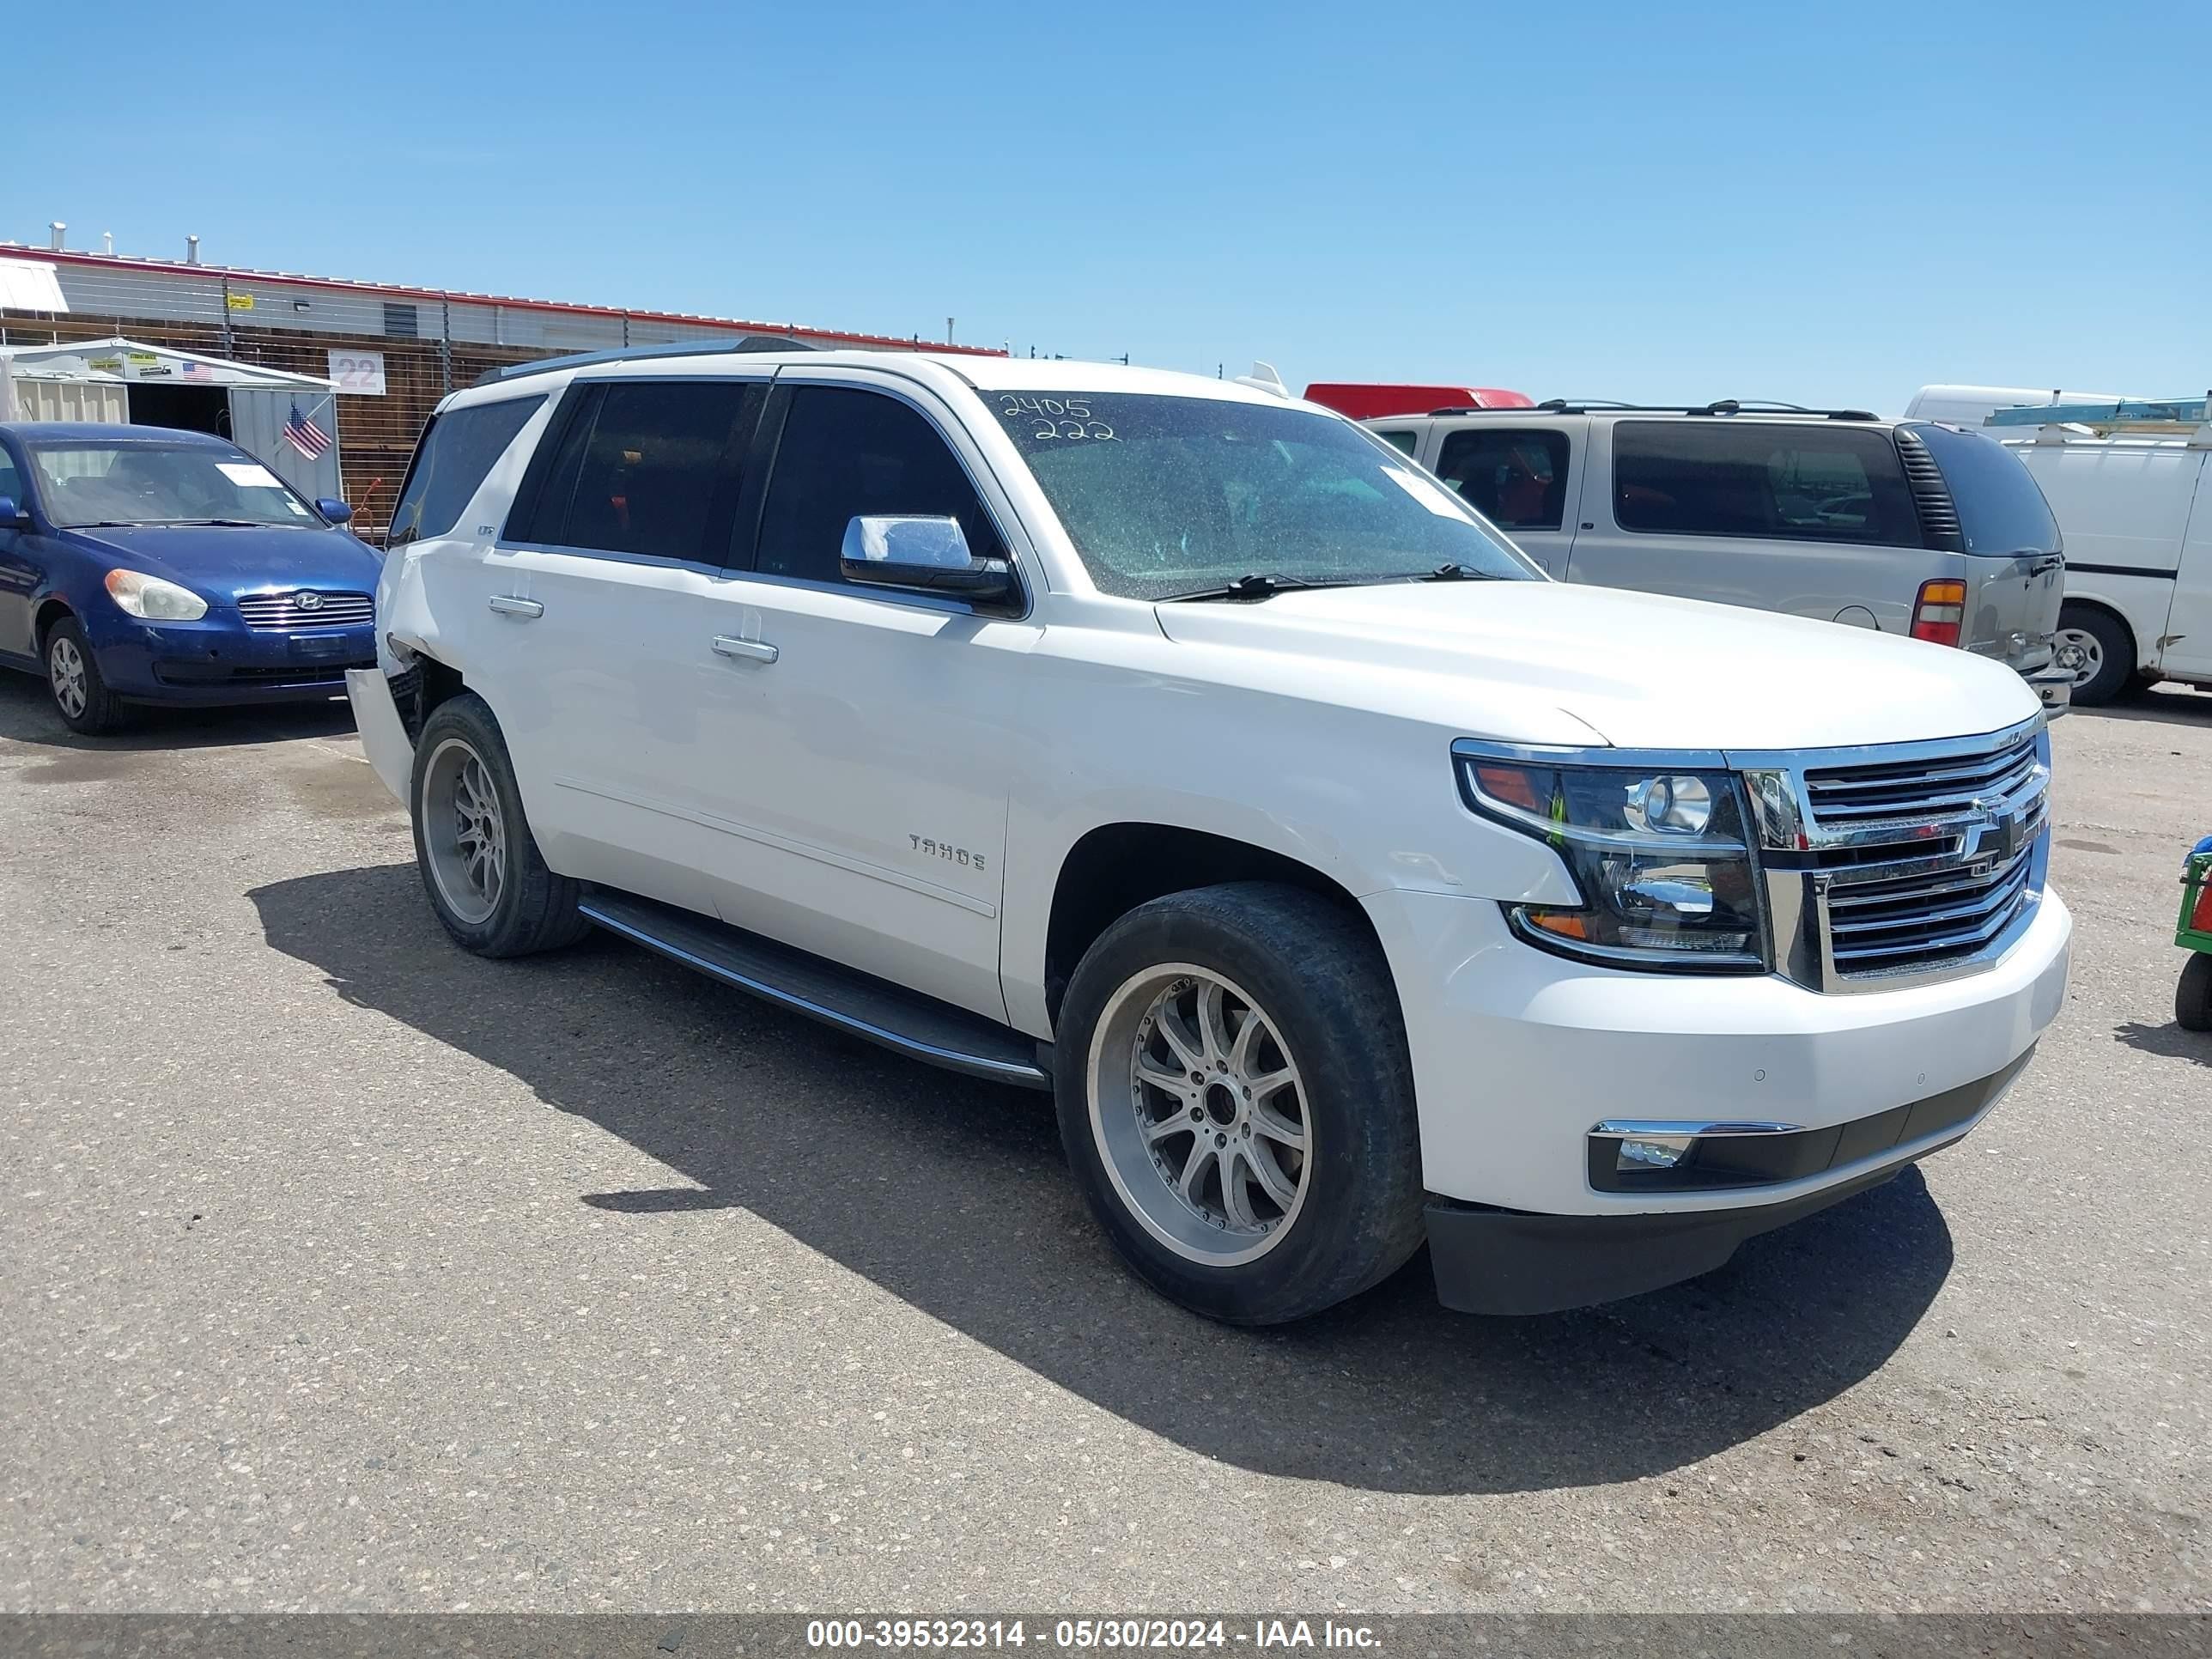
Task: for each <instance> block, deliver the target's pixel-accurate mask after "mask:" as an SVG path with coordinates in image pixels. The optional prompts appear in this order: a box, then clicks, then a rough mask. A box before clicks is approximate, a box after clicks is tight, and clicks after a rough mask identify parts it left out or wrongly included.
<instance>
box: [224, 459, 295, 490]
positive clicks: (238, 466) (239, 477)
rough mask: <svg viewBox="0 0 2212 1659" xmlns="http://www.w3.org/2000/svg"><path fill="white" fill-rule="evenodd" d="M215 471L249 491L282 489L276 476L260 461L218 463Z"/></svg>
mask: <svg viewBox="0 0 2212 1659" xmlns="http://www.w3.org/2000/svg"><path fill="white" fill-rule="evenodd" d="M215 470H216V471H218V472H220V473H222V476H223V477H226V478H228V479H229V480H230V481H231V483H234V484H242V485H244V486H245V487H246V489H283V487H284V486H283V485H282V484H280V483H277V482H276V474H275V473H273V472H271V471H270V470H269V469H268V468H267V467H265V466H264V465H261V463H260V462H258V461H217V462H216V464H215Z"/></svg>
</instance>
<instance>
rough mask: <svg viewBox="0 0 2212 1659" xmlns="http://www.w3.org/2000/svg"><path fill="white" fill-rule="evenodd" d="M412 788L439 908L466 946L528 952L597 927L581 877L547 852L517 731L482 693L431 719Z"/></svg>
mask: <svg viewBox="0 0 2212 1659" xmlns="http://www.w3.org/2000/svg"><path fill="white" fill-rule="evenodd" d="M410 798H411V804H412V805H413V807H414V817H415V858H416V863H418V864H419V865H421V866H422V885H423V887H424V888H425V889H427V890H428V893H429V895H430V908H432V909H434V910H435V911H436V912H437V913H438V920H439V921H441V922H443V923H444V924H445V927H446V931H447V933H451V934H452V935H453V938H454V939H455V940H456V941H457V942H458V943H459V945H461V946H462V947H463V948H464V949H466V950H469V951H474V952H476V954H477V955H478V956H480V957H520V956H528V955H530V954H531V953H532V952H533V951H550V950H553V949H555V948H556V947H557V946H559V945H568V944H573V943H574V941H575V940H577V939H580V938H582V937H583V936H584V934H585V933H586V932H588V931H589V930H590V927H591V924H590V923H589V922H587V921H585V920H584V919H583V917H582V916H581V915H578V914H577V911H576V901H577V899H578V897H579V896H580V894H579V890H578V888H577V885H576V884H575V883H574V882H573V881H571V880H569V879H568V878H567V877H566V876H561V875H556V874H555V873H554V872H552V871H551V870H550V869H548V868H547V867H546V865H545V860H544V858H543V857H541V856H540V855H539V854H538V842H537V840H536V838H535V837H533V836H532V835H531V833H530V823H529V820H528V819H526V817H523V815H522V793H521V791H520V789H519V788H518V787H516V785H515V781H514V763H513V761H512V760H511V759H509V758H508V757H507V738H506V737H505V736H504V734H502V733H501V731H500V729H499V721H498V720H495V718H494V717H493V715H492V712H491V708H490V705H489V704H488V703H486V702H484V700H483V698H482V697H479V696H477V695H476V694H475V693H474V692H472V691H466V692H463V693H462V694H461V695H460V696H457V697H452V698H449V699H447V701H446V702H441V703H440V704H439V705H438V706H437V708H435V709H434V710H433V711H432V712H431V714H430V718H429V719H428V720H425V721H424V722H423V723H422V737H421V738H419V739H417V741H416V744H415V775H414V781H413V787H412V788H411V789H410Z"/></svg>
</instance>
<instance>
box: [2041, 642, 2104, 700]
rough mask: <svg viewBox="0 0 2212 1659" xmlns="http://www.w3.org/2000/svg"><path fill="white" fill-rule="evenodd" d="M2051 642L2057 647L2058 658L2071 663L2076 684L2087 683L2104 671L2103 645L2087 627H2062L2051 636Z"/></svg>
mask: <svg viewBox="0 0 2212 1659" xmlns="http://www.w3.org/2000/svg"><path fill="white" fill-rule="evenodd" d="M2052 643H2054V644H2055V645H2057V647H2058V653H2059V660H2060V661H2061V662H2062V663H2063V662H2070V663H2071V664H2072V665H2073V668H2074V684H2075V685H2076V686H2083V685H2087V684H2088V683H2089V682H2090V681H2091V680H2093V679H2095V678H2097V676H2098V675H2100V673H2102V672H2104V670H2105V647H2103V645H2101V644H2100V643H2099V641H2098V639H2097V636H2096V635H2094V634H2092V633H2091V632H2089V630H2088V629H2086V628H2062V629H2059V630H2058V632H2057V634H2056V635H2053V636H2052ZM2069 653H2078V654H2071V655H2069Z"/></svg>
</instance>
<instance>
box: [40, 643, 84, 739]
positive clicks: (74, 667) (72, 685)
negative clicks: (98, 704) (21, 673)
mask: <svg viewBox="0 0 2212 1659" xmlns="http://www.w3.org/2000/svg"><path fill="white" fill-rule="evenodd" d="M46 681H47V684H50V685H52V687H53V690H54V702H55V703H56V704H57V705H58V706H59V708H61V711H62V713H63V714H66V715H68V716H69V717H70V719H71V720H82V719H83V718H84V711H85V706H86V704H88V702H91V700H92V691H91V688H90V686H89V685H88V684H87V679H86V673H85V662H84V653H83V652H82V651H80V650H78V649H77V644H76V641H75V640H73V639H71V638H70V636H69V635H66V634H57V635H55V636H54V642H53V643H52V645H50V646H48V647H46Z"/></svg>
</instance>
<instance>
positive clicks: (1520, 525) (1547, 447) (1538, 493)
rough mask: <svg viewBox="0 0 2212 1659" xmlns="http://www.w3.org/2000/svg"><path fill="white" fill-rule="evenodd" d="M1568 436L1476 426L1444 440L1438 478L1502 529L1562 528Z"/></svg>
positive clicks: (1565, 512)
mask: <svg viewBox="0 0 2212 1659" xmlns="http://www.w3.org/2000/svg"><path fill="white" fill-rule="evenodd" d="M1567 454H1568V441H1567V435H1566V434H1565V433H1564V432H1545V431H1519V432H1516V431H1513V430H1511V429H1510V428H1499V427H1474V428H1470V429H1469V430H1467V431H1464V432H1455V433H1453V434H1451V435H1449V437H1447V438H1446V439H1445V440H1444V447H1443V453H1442V454H1441V455H1439V456H1438V457H1437V477H1440V478H1442V479H1443V481H1444V482H1445V483H1448V484H1449V485H1450V486H1451V487H1452V488H1453V489H1456V490H1457V491H1459V493H1460V494H1461V495H1464V496H1465V497H1466V498H1467V500H1468V503H1469V505H1471V506H1472V507H1474V510H1475V511H1476V512H1478V513H1481V514H1482V516H1483V517H1484V518H1486V519H1487V520H1490V521H1491V523H1492V524H1494V525H1496V526H1498V528H1499V529H1501V530H1557V529H1558V528H1559V526H1560V523H1561V522H1562V521H1563V520H1565V518H1566V516H1567Z"/></svg>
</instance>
